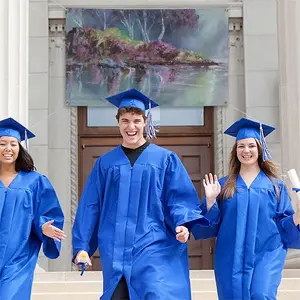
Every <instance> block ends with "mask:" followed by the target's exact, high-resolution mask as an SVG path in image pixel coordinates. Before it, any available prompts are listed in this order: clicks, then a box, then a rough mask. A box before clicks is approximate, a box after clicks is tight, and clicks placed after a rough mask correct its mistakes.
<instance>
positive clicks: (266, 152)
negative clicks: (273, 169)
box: [259, 123, 272, 161]
mask: <svg viewBox="0 0 300 300" xmlns="http://www.w3.org/2000/svg"><path fill="white" fill-rule="evenodd" d="M259 133H260V142H261V146H262V159H263V161H267V160H271V159H272V157H271V154H270V152H269V150H268V146H267V142H266V139H265V136H264V131H263V128H262V124H261V123H260V126H259Z"/></svg>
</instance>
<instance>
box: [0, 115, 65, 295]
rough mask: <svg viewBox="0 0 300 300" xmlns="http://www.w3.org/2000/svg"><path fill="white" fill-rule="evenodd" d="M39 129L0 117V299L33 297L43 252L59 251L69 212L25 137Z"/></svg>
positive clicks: (55, 253)
mask: <svg viewBox="0 0 300 300" xmlns="http://www.w3.org/2000/svg"><path fill="white" fill-rule="evenodd" d="M32 137H34V134H33V133H32V132H30V131H29V130H27V129H26V128H25V127H23V126H22V125H21V124H20V123H18V122H17V121H15V120H14V119H12V118H8V119H5V120H2V121H0V299H1V300H29V299H30V295H31V288H32V281H33V275H34V269H35V266H36V263H37V259H38V254H39V251H40V248H41V245H43V251H44V253H45V255H46V256H47V257H48V258H53V259H54V258H57V257H58V256H59V252H60V247H61V240H62V239H64V237H65V235H64V232H63V231H62V230H61V229H62V227H63V222H64V216H63V213H62V210H61V208H60V205H59V202H58V199H57V196H56V194H55V191H54V189H53V187H52V185H51V183H50V182H49V180H48V179H47V177H46V176H43V175H41V174H39V173H37V172H36V171H34V170H35V167H34V164H33V160H32V158H31V156H30V155H29V153H28V152H27V151H26V150H25V149H24V148H23V147H22V146H21V144H20V142H21V141H23V140H26V142H27V139H29V138H32Z"/></svg>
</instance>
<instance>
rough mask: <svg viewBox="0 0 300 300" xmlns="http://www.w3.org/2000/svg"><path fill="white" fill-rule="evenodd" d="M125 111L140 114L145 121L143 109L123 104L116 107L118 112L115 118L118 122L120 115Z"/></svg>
mask: <svg viewBox="0 0 300 300" xmlns="http://www.w3.org/2000/svg"><path fill="white" fill-rule="evenodd" d="M126 113H132V114H135V115H141V116H143V118H144V120H145V121H146V119H147V117H146V115H145V112H144V111H143V110H141V109H140V108H137V107H129V106H124V107H121V108H119V109H118V113H117V115H116V119H117V121H118V122H119V119H120V117H121V116H122V115H124V114H126Z"/></svg>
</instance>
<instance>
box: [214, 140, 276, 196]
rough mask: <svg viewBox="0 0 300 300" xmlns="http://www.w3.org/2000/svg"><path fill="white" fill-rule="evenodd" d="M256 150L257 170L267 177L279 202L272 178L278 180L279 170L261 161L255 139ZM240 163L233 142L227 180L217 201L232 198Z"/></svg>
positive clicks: (259, 144)
mask: <svg viewBox="0 0 300 300" xmlns="http://www.w3.org/2000/svg"><path fill="white" fill-rule="evenodd" d="M255 141H256V144H257V148H258V166H259V168H260V169H261V170H262V171H263V172H264V173H265V174H266V175H267V177H268V178H269V179H270V180H271V181H272V183H273V185H274V188H275V192H276V195H277V198H278V200H279V191H278V187H277V185H276V184H275V182H274V180H273V178H277V179H279V178H280V173H279V168H278V166H277V164H275V163H274V162H272V161H270V160H269V161H263V159H262V146H261V143H260V141H259V140H257V139H255ZM240 168H241V163H240V161H239V160H238V157H237V142H235V144H234V146H233V148H232V150H231V154H230V160H229V167H228V173H229V174H228V178H227V180H226V182H225V184H224V186H223V188H222V190H221V193H220V195H219V199H221V200H226V199H229V198H231V197H232V196H233V194H234V192H235V189H236V180H237V176H238V174H239V172H240Z"/></svg>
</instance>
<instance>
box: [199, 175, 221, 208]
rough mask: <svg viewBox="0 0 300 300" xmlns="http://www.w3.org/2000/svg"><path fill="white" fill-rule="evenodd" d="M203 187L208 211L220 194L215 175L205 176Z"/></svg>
mask: <svg viewBox="0 0 300 300" xmlns="http://www.w3.org/2000/svg"><path fill="white" fill-rule="evenodd" d="M203 186H204V189H205V197H206V203H207V209H208V210H209V209H210V208H211V207H212V206H213V205H214V203H215V202H216V198H217V197H218V195H219V194H220V192H221V186H220V184H219V181H218V177H217V175H214V176H213V175H212V174H211V173H209V175H207V174H205V178H204V179H203Z"/></svg>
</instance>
